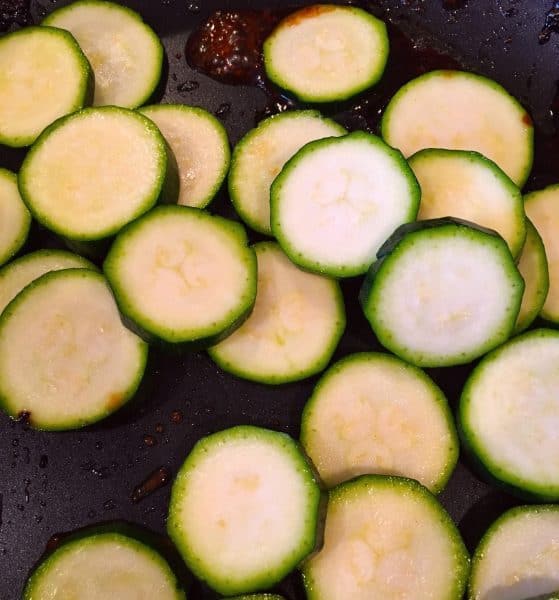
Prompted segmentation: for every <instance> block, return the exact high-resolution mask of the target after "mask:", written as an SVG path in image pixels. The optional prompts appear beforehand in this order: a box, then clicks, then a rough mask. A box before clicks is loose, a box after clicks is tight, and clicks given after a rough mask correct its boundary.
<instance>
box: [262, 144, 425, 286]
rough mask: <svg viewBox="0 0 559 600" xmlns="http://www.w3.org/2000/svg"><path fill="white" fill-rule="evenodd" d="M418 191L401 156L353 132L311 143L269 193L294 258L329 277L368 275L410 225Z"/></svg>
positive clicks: (279, 231)
mask: <svg viewBox="0 0 559 600" xmlns="http://www.w3.org/2000/svg"><path fill="white" fill-rule="evenodd" d="M419 198H420V190H419V186H418V184H417V180H416V179H415V177H414V175H413V172H412V171H411V169H410V168H409V166H408V164H407V163H406V161H405V160H404V159H403V157H402V155H401V154H400V152H398V151H397V150H394V149H392V148H390V147H389V146H387V145H386V144H385V143H384V142H383V141H382V140H381V139H380V138H378V137H376V136H374V135H371V134H367V133H364V132H355V133H351V134H349V135H346V136H343V137H341V138H328V139H324V140H317V141H315V142H311V143H310V144H307V145H306V146H305V147H304V148H303V149H302V150H300V151H299V152H298V153H297V154H296V155H295V156H294V157H293V158H292V159H290V160H289V161H288V163H287V164H286V165H285V167H284V168H283V170H282V171H281V173H280V175H279V176H278V177H277V178H276V179H275V181H274V183H273V184H272V189H271V225H272V232H273V233H274V235H275V236H276V238H277V239H278V242H279V243H280V245H281V246H282V248H283V250H284V251H285V252H286V254H287V255H288V256H289V258H290V259H291V260H292V261H293V262H295V263H296V264H298V265H299V266H301V267H303V268H304V269H307V270H310V271H314V272H317V273H322V274H324V275H330V276H332V277H352V276H355V275H360V274H362V273H364V272H366V271H367V269H368V267H369V266H370V264H371V263H372V262H373V261H374V258H375V254H376V252H377V251H378V249H379V248H380V246H381V245H382V243H383V242H384V241H385V240H386V238H387V237H388V236H389V235H390V234H391V233H392V232H393V231H394V230H395V229H396V228H397V227H398V226H399V225H401V224H403V223H407V222H409V221H413V220H414V219H415V217H416V215H417V211H418V208H419Z"/></svg>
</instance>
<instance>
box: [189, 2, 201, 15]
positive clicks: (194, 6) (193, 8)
mask: <svg viewBox="0 0 559 600" xmlns="http://www.w3.org/2000/svg"><path fill="white" fill-rule="evenodd" d="M186 12H189V13H192V14H194V15H196V14H198V13H199V12H200V5H199V4H198V2H189V3H188V4H187V5H186Z"/></svg>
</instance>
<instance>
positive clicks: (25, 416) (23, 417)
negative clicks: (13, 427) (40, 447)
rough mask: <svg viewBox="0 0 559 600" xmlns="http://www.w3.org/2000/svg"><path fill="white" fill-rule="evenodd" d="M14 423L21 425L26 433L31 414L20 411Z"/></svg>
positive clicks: (29, 424) (26, 411)
mask: <svg viewBox="0 0 559 600" xmlns="http://www.w3.org/2000/svg"><path fill="white" fill-rule="evenodd" d="M16 423H17V424H18V425H21V426H22V428H23V430H24V431H27V430H28V429H29V427H30V426H31V412H30V411H28V410H22V411H21V412H20V413H19V414H18V416H17V418H16Z"/></svg>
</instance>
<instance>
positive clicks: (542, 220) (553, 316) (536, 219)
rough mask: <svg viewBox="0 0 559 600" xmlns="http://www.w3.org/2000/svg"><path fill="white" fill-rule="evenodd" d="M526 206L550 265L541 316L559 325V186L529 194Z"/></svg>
mask: <svg viewBox="0 0 559 600" xmlns="http://www.w3.org/2000/svg"><path fill="white" fill-rule="evenodd" d="M524 206H525V209H526V216H527V217H528V218H529V219H530V220H531V221H532V223H533V224H534V227H535V228H536V229H537V231H538V233H539V234H540V236H541V239H542V241H543V245H544V247H545V254H546V256H547V261H548V265H549V291H548V293H547V297H546V299H545V302H544V305H543V307H542V310H541V313H540V314H541V316H542V317H543V318H544V319H545V320H546V321H550V322H551V323H555V324H559V271H558V270H557V269H554V265H556V264H557V262H558V261H559V241H558V239H557V231H558V230H559V229H558V228H559V185H550V186H549V187H547V188H545V189H544V190H540V191H537V192H532V193H530V194H527V195H526V196H525V199H524Z"/></svg>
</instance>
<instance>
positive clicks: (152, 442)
mask: <svg viewBox="0 0 559 600" xmlns="http://www.w3.org/2000/svg"><path fill="white" fill-rule="evenodd" d="M144 444H145V445H146V446H147V447H148V448H153V447H154V446H156V445H157V438H155V437H154V436H153V435H149V434H146V435H144Z"/></svg>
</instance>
